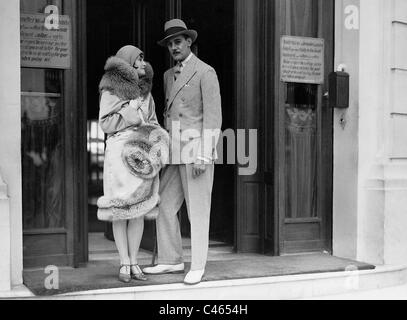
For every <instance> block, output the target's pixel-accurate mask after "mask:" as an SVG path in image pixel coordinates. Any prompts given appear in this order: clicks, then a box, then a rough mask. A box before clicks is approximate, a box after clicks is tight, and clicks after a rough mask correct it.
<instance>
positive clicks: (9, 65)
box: [0, 0, 23, 289]
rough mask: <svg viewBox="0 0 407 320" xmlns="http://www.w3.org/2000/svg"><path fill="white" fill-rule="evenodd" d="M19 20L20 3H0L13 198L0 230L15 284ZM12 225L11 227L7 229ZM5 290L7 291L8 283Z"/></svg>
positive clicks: (1, 80) (1, 77) (4, 148)
mask: <svg viewBox="0 0 407 320" xmlns="http://www.w3.org/2000/svg"><path fill="white" fill-rule="evenodd" d="M19 17H20V2H19V0H8V1H0V48H1V50H0V70H1V72H0V115H1V116H0V175H1V177H2V179H3V181H4V183H5V184H7V194H8V198H9V201H8V200H7V202H9V210H8V209H7V208H6V206H3V205H1V206H0V219H1V222H0V226H1V227H2V228H3V229H2V230H0V253H1V256H0V259H2V265H5V264H6V261H5V260H3V259H10V260H11V263H10V261H8V262H7V264H8V265H9V267H11V271H10V272H11V282H12V285H18V284H21V283H22V267H23V265H22V261H23V259H22V248H23V244H22V203H21V201H22V200H21V154H20V148H21V120H20V21H19ZM0 184H1V179H0ZM3 190H4V185H3ZM0 194H1V192H0ZM3 198H4V196H3ZM3 200H4V199H3ZM3 204H4V202H3ZM7 211H8V212H7ZM8 223H9V224H10V227H7V225H8ZM7 229H8V231H9V232H7ZM3 231H4V233H3ZM8 251H11V257H10V258H8V256H7V255H4V252H8ZM3 255H4V256H3ZM1 271H3V269H1V267H0V286H1V285H5V283H6V282H9V280H7V277H8V275H7V274H4V273H3V272H1ZM3 289H7V284H6V287H3Z"/></svg>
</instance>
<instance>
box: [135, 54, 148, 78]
mask: <svg viewBox="0 0 407 320" xmlns="http://www.w3.org/2000/svg"><path fill="white" fill-rule="evenodd" d="M133 68H134V69H136V71H137V73H138V75H139V77H142V76H145V75H146V63H145V62H144V57H143V56H142V55H139V56H138V57H137V59H136V61H135V62H134V65H133Z"/></svg>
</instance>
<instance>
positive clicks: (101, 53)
mask: <svg viewBox="0 0 407 320" xmlns="http://www.w3.org/2000/svg"><path fill="white" fill-rule="evenodd" d="M205 3H207V1H204V0H200V1H197V2H196V1H194V2H193V3H191V2H190V1H189V2H188V1H182V2H181V1H166V2H165V5H164V6H163V3H162V1H159V0H152V1H151V0H149V1H143V0H125V1H120V2H119V1H113V0H87V1H86V36H87V37H86V38H87V40H86V47H87V50H86V55H87V67H86V70H87V99H86V101H87V157H88V174H87V176H88V204H87V209H88V220H87V224H88V232H89V239H90V240H89V241H90V243H89V246H90V250H91V251H92V241H93V240H92V239H100V235H101V234H103V235H104V238H105V239H108V240H110V241H113V234H112V230H111V224H110V223H106V222H101V221H98V220H97V208H96V201H97V199H98V197H100V196H101V195H102V193H103V161H104V148H105V136H104V134H103V132H102V131H101V129H100V128H99V125H98V113H99V92H98V84H99V81H100V79H101V77H102V75H103V67H104V64H105V62H106V59H107V58H108V57H109V56H112V55H114V54H115V53H116V51H117V50H118V49H119V48H120V47H122V46H124V45H126V44H133V45H136V46H138V47H139V48H140V49H141V50H143V51H144V53H145V59H146V61H149V62H150V63H151V64H152V66H153V68H154V72H155V76H154V85H153V92H152V94H153V97H154V100H155V103H156V113H157V117H158V120H159V122H160V124H163V111H164V94H163V92H164V91H163V81H162V76H163V74H164V72H165V71H166V70H167V69H168V68H169V67H171V66H172V61H171V59H170V57H169V54H168V52H167V50H166V49H165V48H161V47H160V46H158V45H157V41H158V40H160V39H161V38H162V35H163V29H164V23H165V21H166V20H167V19H170V18H173V17H180V18H182V19H183V20H184V21H185V22H186V24H187V26H188V27H189V28H192V29H196V30H197V31H198V33H199V37H198V40H197V42H196V43H195V44H194V47H193V51H194V53H195V54H196V55H197V56H198V57H199V58H201V59H202V60H204V61H205V62H206V63H208V64H210V65H212V66H213V67H214V68H215V70H216V71H217V74H218V77H219V81H220V87H221V95H222V108H223V128H222V129H226V128H234V113H235V111H234V105H233V99H234V85H233V77H234V75H233V70H234V60H233V57H234V37H233V34H234V0H227V1H222V2H219V3H216V4H215V3H214V5H213V6H211V7H210V10H209V9H208V7H207V5H206V6H205ZM203 7H205V8H206V10H205V11H204V13H203V12H202V11H201V9H202V8H203ZM219 14H222V17H223V19H219ZM200 31H201V32H200ZM225 147H226V146H225ZM234 184H235V180H234V168H233V166H227V165H217V166H216V168H215V180H214V187H213V197H212V212H211V226H210V246H212V247H219V246H222V247H228V248H230V251H232V250H233V248H234V245H235V232H234V230H235V228H234V215H235V207H234V203H235V201H234V199H235V198H234ZM179 217H180V221H181V233H182V236H183V238H184V247H185V248H189V246H190V244H189V242H190V241H189V238H190V232H189V230H190V228H189V221H188V218H187V213H186V208H185V205H184V206H183V208H182V209H181V211H180V214H179ZM154 228H155V226H154V223H153V222H146V224H145V231H144V235H143V240H142V244H141V246H142V248H143V249H147V250H150V251H152V250H153V248H154V240H155V239H154ZM96 234H98V236H97V235H96ZM105 239H103V240H105Z"/></svg>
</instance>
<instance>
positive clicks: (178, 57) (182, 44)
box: [167, 35, 192, 62]
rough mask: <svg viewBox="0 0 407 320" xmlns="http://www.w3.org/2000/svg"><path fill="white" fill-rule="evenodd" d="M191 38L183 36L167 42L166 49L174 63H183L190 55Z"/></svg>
mask: <svg viewBox="0 0 407 320" xmlns="http://www.w3.org/2000/svg"><path fill="white" fill-rule="evenodd" d="M191 45H192V40H191V38H186V37H185V36H183V35H180V36H177V37H174V38H171V39H169V40H168V41H167V48H168V50H169V51H170V54H171V56H172V58H173V59H174V60H175V61H177V62H178V61H184V60H185V59H186V58H187V57H188V56H189V54H190V53H191Z"/></svg>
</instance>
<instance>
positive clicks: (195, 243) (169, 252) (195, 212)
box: [156, 164, 215, 270]
mask: <svg viewBox="0 0 407 320" xmlns="http://www.w3.org/2000/svg"><path fill="white" fill-rule="evenodd" d="M206 167H207V169H206V171H205V173H203V174H202V175H200V176H199V177H197V178H195V179H194V178H193V177H192V168H193V165H191V164H183V165H169V166H167V167H166V168H165V169H164V170H163V171H162V174H161V179H160V197H161V202H160V206H159V208H160V213H159V215H158V218H157V220H156V226H157V245H158V263H159V264H170V265H171V264H179V263H182V262H183V256H182V238H181V231H180V224H179V220H178V216H177V213H178V211H179V210H180V208H181V206H182V203H183V202H184V199H185V201H186V205H187V210H188V218H189V221H190V225H191V255H192V257H191V259H192V261H191V270H202V269H204V268H205V265H206V260H207V256H208V246H209V221H210V211H211V197H212V187H213V176H214V169H215V168H214V164H211V165H207V166H206Z"/></svg>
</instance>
